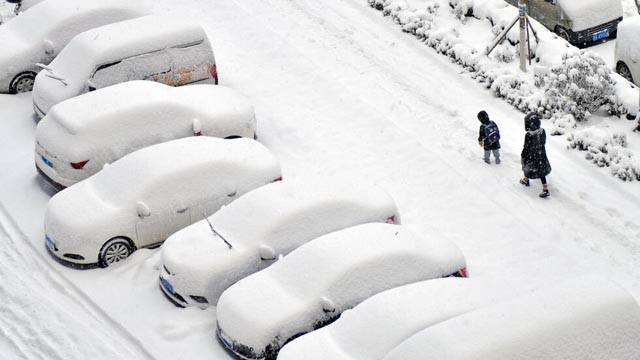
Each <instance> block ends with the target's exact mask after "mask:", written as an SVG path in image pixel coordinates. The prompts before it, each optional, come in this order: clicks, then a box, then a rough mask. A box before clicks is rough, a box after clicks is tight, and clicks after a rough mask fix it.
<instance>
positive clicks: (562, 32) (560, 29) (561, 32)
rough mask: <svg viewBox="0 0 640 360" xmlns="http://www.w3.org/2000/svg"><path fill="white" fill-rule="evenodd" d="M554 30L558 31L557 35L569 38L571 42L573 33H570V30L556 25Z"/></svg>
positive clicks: (568, 40)
mask: <svg viewBox="0 0 640 360" xmlns="http://www.w3.org/2000/svg"><path fill="white" fill-rule="evenodd" d="M554 32H555V33H556V35H558V36H560V37H561V38H563V39H565V40H567V42H569V43H570V42H571V35H570V34H569V30H567V29H565V28H563V27H562V26H556V29H555V31H554Z"/></svg>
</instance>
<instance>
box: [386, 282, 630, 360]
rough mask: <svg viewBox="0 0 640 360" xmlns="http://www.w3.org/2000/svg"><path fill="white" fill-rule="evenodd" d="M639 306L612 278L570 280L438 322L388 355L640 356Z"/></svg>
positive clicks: (490, 359) (501, 359)
mask: <svg viewBox="0 0 640 360" xmlns="http://www.w3.org/2000/svg"><path fill="white" fill-rule="evenodd" d="M639 341H640V308H639V307H638V304H637V303H636V301H635V299H634V298H633V297H632V296H631V295H629V294H628V293H627V292H626V291H625V290H623V289H622V288H620V287H618V286H617V285H614V284H613V283H611V282H609V281H607V280H604V279H601V278H596V277H586V278H582V279H577V280H572V281H568V282H566V283H563V284H558V285H554V286H549V287H548V288H546V289H541V290H538V291H535V292H531V293H528V294H526V295H523V296H520V297H516V298H513V299H510V300H506V301H503V302H501V303H497V304H495V305H493V306H490V307H486V308H481V309H479V310H475V311H472V312H469V313H466V314H463V315H460V316H457V317H454V318H452V319H449V320H447V321H444V322H441V323H439V324H436V325H434V326H432V327H429V328H427V329H425V330H424V331H422V332H420V333H418V334H416V335H414V336H413V337H411V338H409V339H408V340H407V341H405V342H404V343H402V344H401V345H399V346H398V347H397V348H395V349H394V350H393V351H391V353H389V355H388V356H386V357H385V358H384V359H385V360H413V359H425V358H428V359H448V360H456V359H465V360H472V359H478V360H480V359H482V360H511V359H549V360H550V359H558V360H559V359H617V360H632V359H637V358H638V342H639Z"/></svg>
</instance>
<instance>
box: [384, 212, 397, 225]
mask: <svg viewBox="0 0 640 360" xmlns="http://www.w3.org/2000/svg"><path fill="white" fill-rule="evenodd" d="M386 223H387V224H395V223H396V215H395V214H393V215H391V216H389V217H388V218H387V221H386Z"/></svg>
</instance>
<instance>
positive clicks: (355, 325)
mask: <svg viewBox="0 0 640 360" xmlns="http://www.w3.org/2000/svg"><path fill="white" fill-rule="evenodd" d="M500 297H501V296H500V295H499V292H496V289H495V286H487V284H486V283H484V282H479V281H477V280H471V279H462V278H446V279H436V280H429V281H423V282H419V283H414V284H410V285H405V286H402V287H398V288H394V289H391V290H387V291H384V292H381V293H379V294H377V295H374V296H372V297H370V298H369V299H367V300H365V301H363V302H362V303H361V304H359V305H358V306H356V307H355V308H353V309H351V310H347V311H345V312H344V313H343V314H342V315H341V316H340V318H339V319H338V320H337V321H336V322H334V323H333V324H331V325H329V326H326V327H324V328H322V329H319V330H316V331H314V332H312V333H310V334H307V335H304V336H302V337H300V338H297V339H296V340H294V341H292V342H291V343H289V344H287V345H286V346H285V347H283V348H282V350H281V351H280V353H279V354H278V360H294V359H306V360H327V359H331V360H381V359H382V358H384V357H385V355H387V353H389V351H391V350H392V349H393V348H395V347H396V346H398V345H399V344H400V343H402V342H403V341H404V340H406V339H408V338H409V337H411V336H412V335H414V334H415V333H417V332H419V331H421V330H423V329H425V328H427V327H429V326H431V325H434V324H437V323H439V322H442V321H445V320H447V319H449V318H451V317H454V316H457V315H460V314H463V313H466V312H468V311H471V310H474V309H476V308H479V307H482V306H487V305H489V304H492V303H494V302H496V301H498V300H499V299H500ZM363 329H366V331H362V330H363Z"/></svg>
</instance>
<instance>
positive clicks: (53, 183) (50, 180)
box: [36, 160, 67, 191]
mask: <svg viewBox="0 0 640 360" xmlns="http://www.w3.org/2000/svg"><path fill="white" fill-rule="evenodd" d="M45 166H46V165H45ZM36 170H37V171H38V174H40V176H42V177H43V178H44V179H45V180H46V181H47V182H48V183H49V184H50V185H51V186H53V187H54V188H55V189H56V190H58V191H60V190H63V189H64V188H66V187H67V186H66V185H63V184H61V183H59V182H57V181H56V180H54V179H53V178H52V177H51V176H50V175H49V174H47V172H45V171H46V170H44V171H43V170H42V169H41V168H40V165H39V163H38V161H37V160H36Z"/></svg>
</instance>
